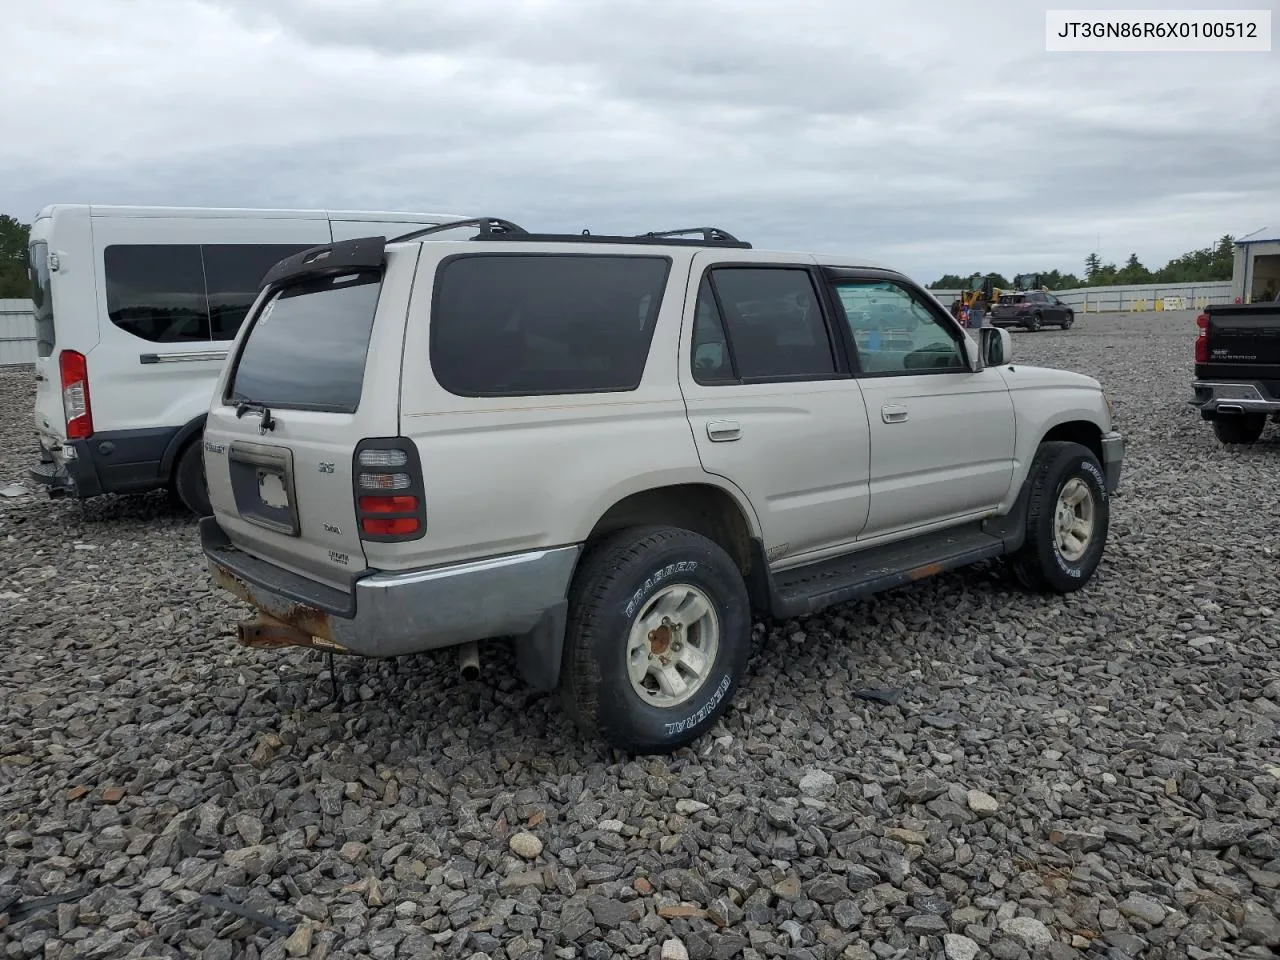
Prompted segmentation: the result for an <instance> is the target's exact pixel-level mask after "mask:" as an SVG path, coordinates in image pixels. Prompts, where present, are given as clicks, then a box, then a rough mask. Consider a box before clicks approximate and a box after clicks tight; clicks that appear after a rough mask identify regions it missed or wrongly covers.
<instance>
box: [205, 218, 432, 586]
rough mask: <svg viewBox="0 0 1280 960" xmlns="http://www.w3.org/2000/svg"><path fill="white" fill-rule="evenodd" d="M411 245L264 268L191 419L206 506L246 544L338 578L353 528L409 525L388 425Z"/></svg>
mask: <svg viewBox="0 0 1280 960" xmlns="http://www.w3.org/2000/svg"><path fill="white" fill-rule="evenodd" d="M418 250H419V247H418V246H417V245H411V246H407V247H399V248H393V249H392V250H386V249H385V243H384V240H383V238H382V237H374V238H365V239H357V240H351V241H346V242H341V243H332V244H327V245H324V246H321V247H315V248H311V249H310V250H307V251H303V252H302V253H300V254H298V255H296V256H294V257H290V258H288V259H286V260H283V261H281V263H279V264H277V265H276V267H274V268H273V269H272V271H271V272H270V273H268V275H267V277H266V278H265V279H264V292H263V293H261V294H259V297H258V299H257V301H256V302H255V304H254V307H253V308H252V311H251V312H250V315H249V317H248V319H247V320H246V321H245V323H244V327H243V329H242V330H241V332H240V334H239V336H238V337H237V339H236V342H235V344H234V346H233V347H232V350H231V354H230V356H229V357H228V359H227V364H226V367H225V368H224V370H223V372H222V375H221V377H220V379H219V383H218V387H217V389H216V391H215V395H214V399H213V404H212V406H211V408H210V411H209V417H208V420H207V422H206V423H205V428H204V440H205V452H204V459H205V472H206V476H207V478H208V486H209V496H210V500H211V502H212V505H213V509H214V514H215V516H216V518H217V521H218V523H219V525H220V526H221V527H222V529H223V530H224V531H225V532H226V534H227V536H228V537H229V538H230V540H231V542H232V543H233V544H234V545H235V546H237V547H238V548H240V549H241V550H244V551H245V552H246V553H249V554H251V555H253V556H256V557H258V558H260V559H263V560H266V561H268V562H271V563H274V564H276V565H278V566H280V567H283V568H285V569H287V570H291V571H293V572H294V573H297V574H300V575H302V576H305V577H308V578H310V579H312V580H315V581H319V582H321V583H324V584H327V585H329V586H332V587H337V588H339V589H348V588H350V586H351V583H352V581H353V580H354V578H355V577H356V576H357V575H358V574H360V573H361V572H362V571H363V570H364V568H365V562H366V561H365V555H364V549H363V542H362V541H363V539H374V540H387V539H391V540H395V539H416V538H418V537H421V536H422V533H423V531H424V530H425V516H423V515H422V514H423V505H422V501H423V491H422V489H421V473H420V471H419V470H418V469H417V454H416V451H414V450H413V449H412V446H411V445H410V444H408V443H406V442H405V441H403V440H402V439H400V438H398V436H397V435H398V429H399V418H398V405H399V385H400V347H401V343H402V340H403V336H404V323H405V316H406V312H407V307H408V294H409V290H410V288H411V285H412V278H413V272H414V268H415V263H416V258H417V254H418ZM357 459H359V460H360V461H361V464H360V468H359V469H356V465H357ZM358 504H359V505H360V506H362V507H363V508H364V509H363V510H361V511H360V512H359V513H358V510H357V505H358Z"/></svg>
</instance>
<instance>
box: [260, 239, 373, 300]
mask: <svg viewBox="0 0 1280 960" xmlns="http://www.w3.org/2000/svg"><path fill="white" fill-rule="evenodd" d="M386 246H387V238H386V237H360V238H358V239H355V240H339V241H338V242H337V243H322V244H320V246H318V247H310V248H308V249H306V250H303V251H301V252H300V253H295V254H294V255H293V256H291V257H285V258H284V259H283V260H281V261H280V262H279V263H277V264H276V265H275V266H273V267H272V268H271V269H270V270H268V271H267V273H266V275H265V276H264V277H263V278H262V282H261V283H259V284H258V288H259V289H262V288H264V287H271V286H276V285H278V284H282V283H287V282H290V281H295V280H313V279H316V278H319V277H331V276H335V275H337V274H340V273H354V272H356V271H358V270H377V269H379V268H381V266H382V264H383V263H384V262H385V256H384V251H385V249H386Z"/></svg>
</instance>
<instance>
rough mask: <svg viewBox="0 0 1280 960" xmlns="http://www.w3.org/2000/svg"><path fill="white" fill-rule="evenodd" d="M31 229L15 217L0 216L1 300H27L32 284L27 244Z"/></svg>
mask: <svg viewBox="0 0 1280 960" xmlns="http://www.w3.org/2000/svg"><path fill="white" fill-rule="evenodd" d="M30 235H31V228H30V227H29V226H27V224H25V223H19V222H18V221H17V220H15V219H13V217H9V216H6V215H4V214H0V300H4V299H16V300H27V299H30V297H31V284H30V283H29V282H28V280H27V242H28V237H29V236H30Z"/></svg>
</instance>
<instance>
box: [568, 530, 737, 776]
mask: <svg viewBox="0 0 1280 960" xmlns="http://www.w3.org/2000/svg"><path fill="white" fill-rule="evenodd" d="M750 651H751V609H750V604H749V601H748V598H747V588H746V584H745V583H744V582H743V579H742V574H741V572H740V571H739V570H738V567H737V565H736V564H735V563H734V562H733V560H732V559H730V557H729V555H728V554H727V553H726V552H725V551H724V549H723V548H721V547H720V546H719V545H718V544H716V543H715V542H713V541H711V540H709V539H707V538H706V537H703V536H700V535H699V534H696V533H693V532H691V531H688V530H682V529H679V528H676V527H656V526H650V527H637V528H633V529H630V530H624V531H621V532H619V533H616V534H614V535H612V536H611V537H609V538H608V539H606V540H604V541H602V542H601V543H600V544H599V545H597V546H595V547H593V548H591V549H590V551H589V552H588V554H587V556H586V557H585V558H584V559H583V562H582V565H581V566H580V567H579V570H578V573H577V574H576V575H575V577H574V582H573V586H572V588H571V590H570V593H569V619H568V629H567V631H566V636H565V650H564V660H563V666H562V670H561V677H562V686H561V696H562V699H563V700H564V702H565V707H566V711H567V712H568V713H569V714H570V715H571V716H572V717H573V719H574V720H575V721H576V722H577V724H578V726H579V727H581V728H582V729H583V730H584V731H585V732H587V733H590V734H594V735H599V736H600V737H602V738H603V739H604V740H605V741H606V742H607V743H609V744H610V745H612V746H614V747H617V748H618V749H620V750H623V751H625V752H628V753H670V752H671V751H674V750H677V749H679V748H680V747H683V746H686V745H687V744H689V743H691V742H692V741H694V740H696V739H698V737H700V736H701V735H702V734H703V733H705V732H706V731H707V730H708V729H710V727H711V726H712V724H714V723H715V721H716V719H717V718H718V717H719V716H720V715H721V714H722V713H723V712H724V711H725V709H726V708H727V707H728V706H729V702H730V701H731V700H732V699H733V696H734V694H735V693H736V692H737V689H738V686H739V685H740V684H741V682H742V677H743V674H744V673H745V672H746V666H747V658H748V656H749V655H750Z"/></svg>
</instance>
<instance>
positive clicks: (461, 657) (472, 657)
mask: <svg viewBox="0 0 1280 960" xmlns="http://www.w3.org/2000/svg"><path fill="white" fill-rule="evenodd" d="M458 675H459V676H460V677H462V679H463V680H479V679H480V647H479V646H478V645H477V643H476V641H474V640H471V641H469V642H467V643H464V644H462V645H461V646H460V647H458Z"/></svg>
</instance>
